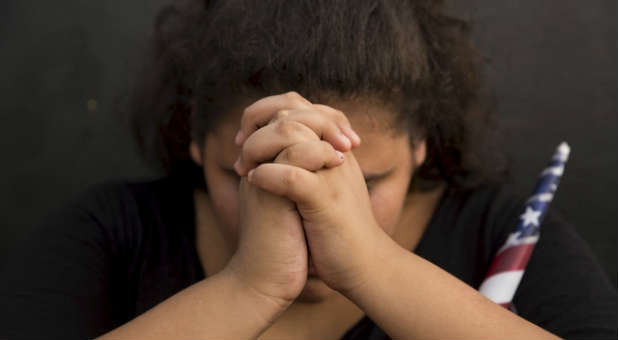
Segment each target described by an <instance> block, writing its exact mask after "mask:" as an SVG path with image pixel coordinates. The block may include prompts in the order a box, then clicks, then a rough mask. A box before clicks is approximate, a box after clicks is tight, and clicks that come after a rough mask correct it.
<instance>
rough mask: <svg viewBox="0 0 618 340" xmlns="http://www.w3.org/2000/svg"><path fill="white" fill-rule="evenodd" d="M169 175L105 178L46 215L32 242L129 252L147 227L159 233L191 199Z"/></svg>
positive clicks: (142, 236)
mask: <svg viewBox="0 0 618 340" xmlns="http://www.w3.org/2000/svg"><path fill="white" fill-rule="evenodd" d="M185 193H186V190H184V189H182V187H180V186H177V185H176V183H175V181H174V180H173V179H171V178H169V177H164V178H159V179H154V180H109V181H105V182H101V183H98V184H95V185H92V186H90V187H88V188H86V189H85V190H83V191H82V192H81V193H79V194H78V195H76V196H74V198H73V199H71V200H70V201H69V202H67V204H65V205H64V206H63V208H61V209H59V210H57V211H55V212H53V213H52V214H50V215H48V216H47V217H46V218H45V219H44V220H43V221H42V223H41V225H40V226H39V227H38V228H35V229H34V230H33V232H32V234H31V236H30V238H34V239H41V238H43V237H44V236H45V235H48V236H49V237H50V238H52V239H56V240H57V239H60V238H64V239H72V240H81V241H85V240H88V241H89V242H96V243H98V244H105V245H107V246H106V248H112V249H115V250H120V249H123V248H127V247H128V248H133V247H135V246H136V245H137V244H136V242H139V239H142V238H144V233H148V229H149V228H150V229H161V227H162V226H166V225H168V224H170V223H172V222H171V220H173V219H174V218H175V216H172V215H173V214H174V213H176V212H177V211H178V210H177V209H176V207H177V206H179V205H180V204H181V203H180V202H185V201H187V200H188V199H190V197H187V195H186V194H185Z"/></svg>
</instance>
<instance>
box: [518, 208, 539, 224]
mask: <svg viewBox="0 0 618 340" xmlns="http://www.w3.org/2000/svg"><path fill="white" fill-rule="evenodd" d="M540 216H541V212H540V211H536V210H534V209H532V208H530V207H526V212H525V213H524V214H523V215H521V216H520V218H521V219H522V220H524V227H525V226H527V225H528V224H532V225H535V226H537V227H538V226H539V217H540Z"/></svg>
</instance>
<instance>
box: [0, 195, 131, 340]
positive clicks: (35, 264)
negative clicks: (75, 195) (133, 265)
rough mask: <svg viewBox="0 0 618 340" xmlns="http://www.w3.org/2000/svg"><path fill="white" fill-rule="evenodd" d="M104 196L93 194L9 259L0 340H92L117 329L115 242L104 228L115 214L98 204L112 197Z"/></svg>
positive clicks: (0, 299)
mask: <svg viewBox="0 0 618 340" xmlns="http://www.w3.org/2000/svg"><path fill="white" fill-rule="evenodd" d="M103 196H104V197H101V190H100V189H92V190H91V191H90V192H89V194H86V195H84V196H83V197H80V199H78V200H76V202H74V204H71V205H69V206H68V207H67V208H65V209H63V210H62V211H61V212H58V213H56V214H54V215H53V216H51V217H50V218H48V219H47V221H45V222H44V223H43V225H42V226H41V227H40V228H38V229H36V231H35V232H33V233H32V234H31V236H30V237H29V238H27V240H26V241H25V242H23V243H22V244H21V245H20V246H19V247H18V249H17V251H16V252H15V253H14V254H11V256H10V258H9V260H8V264H7V266H6V267H5V269H4V270H3V275H2V282H0V338H10V339H13V338H40V337H44V338H75V337H78V338H86V337H90V338H91V337H96V336H99V335H101V334H103V333H104V332H106V331H108V330H110V329H112V328H114V327H115V326H117V325H118V323H119V322H120V320H118V319H119V314H118V313H117V312H115V309H117V308H118V307H119V304H118V303H119V301H118V300H119V299H118V294H114V292H115V289H116V288H115V287H117V286H118V285H119V282H118V277H119V275H116V273H115V272H114V271H115V270H117V269H114V265H113V263H114V260H115V258H116V256H117V249H115V246H114V245H113V244H114V243H115V242H117V241H118V240H117V239H115V237H116V236H117V235H114V234H113V232H111V231H110V230H109V229H108V227H109V226H108V224H110V223H112V224H113V223H114V221H113V217H111V220H110V216H113V215H114V212H112V211H110V206H109V205H106V203H103V204H101V202H109V201H110V200H113V197H110V194H109V190H107V193H106V194H104V195H103ZM117 203H118V202H115V204H117ZM111 210H113V209H111Z"/></svg>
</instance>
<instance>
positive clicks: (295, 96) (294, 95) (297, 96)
mask: <svg viewBox="0 0 618 340" xmlns="http://www.w3.org/2000/svg"><path fill="white" fill-rule="evenodd" d="M284 95H285V96H286V97H287V98H289V99H292V100H298V101H302V99H303V97H302V96H301V95H300V94H299V93H298V92H296V91H288V92H286V93H285V94H284Z"/></svg>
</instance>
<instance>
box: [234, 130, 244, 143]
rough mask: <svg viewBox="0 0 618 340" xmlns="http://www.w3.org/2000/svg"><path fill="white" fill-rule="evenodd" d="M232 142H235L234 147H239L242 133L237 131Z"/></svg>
mask: <svg viewBox="0 0 618 340" xmlns="http://www.w3.org/2000/svg"><path fill="white" fill-rule="evenodd" d="M234 141H235V142H236V145H240V142H241V141H242V131H238V133H236V137H235V138H234Z"/></svg>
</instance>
